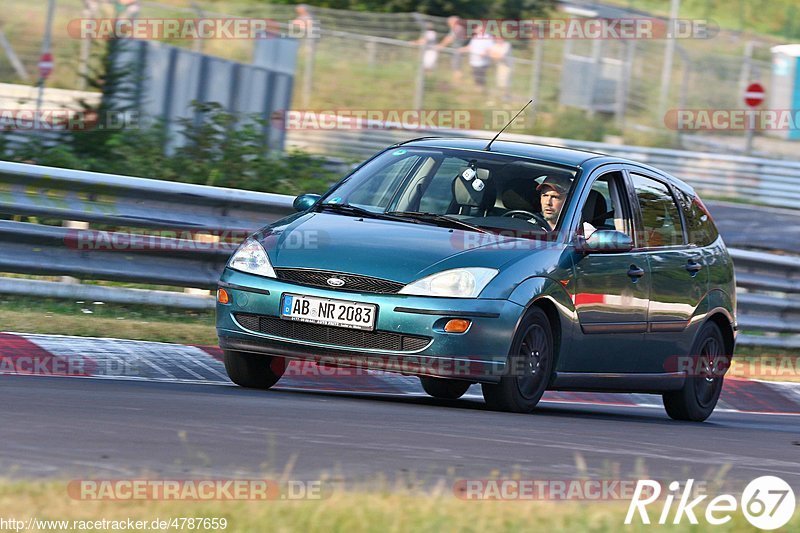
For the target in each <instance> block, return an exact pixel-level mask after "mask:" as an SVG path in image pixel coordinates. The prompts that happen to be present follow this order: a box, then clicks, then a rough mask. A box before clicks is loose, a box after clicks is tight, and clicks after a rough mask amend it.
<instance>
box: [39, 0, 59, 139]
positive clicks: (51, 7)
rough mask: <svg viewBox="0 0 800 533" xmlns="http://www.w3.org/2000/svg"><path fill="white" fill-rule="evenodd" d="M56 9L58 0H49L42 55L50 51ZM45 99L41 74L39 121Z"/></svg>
mask: <svg viewBox="0 0 800 533" xmlns="http://www.w3.org/2000/svg"><path fill="white" fill-rule="evenodd" d="M55 10H56V0H49V1H48V4H47V22H46V23H45V28H44V41H43V42H42V55H44V54H46V53H47V52H49V51H50V39H51V36H52V34H53V15H54V14H55ZM43 99H44V77H43V76H42V75H41V74H40V75H39V94H38V96H37V97H36V122H37V124H38V122H39V115H40V114H41V112H42V100H43Z"/></svg>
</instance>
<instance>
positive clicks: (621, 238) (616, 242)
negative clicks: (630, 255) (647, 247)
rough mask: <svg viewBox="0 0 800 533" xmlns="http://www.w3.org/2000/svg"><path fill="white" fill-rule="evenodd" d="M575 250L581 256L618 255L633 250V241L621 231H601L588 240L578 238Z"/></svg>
mask: <svg viewBox="0 0 800 533" xmlns="http://www.w3.org/2000/svg"><path fill="white" fill-rule="evenodd" d="M575 249H576V250H577V251H578V252H580V253H582V254H587V255H588V254H618V253H625V252H630V251H631V249H633V240H632V239H631V238H630V237H629V236H628V235H627V234H626V233H622V232H621V231H615V230H607V229H601V230H597V231H595V232H594V233H592V234H591V235H589V238H588V239H586V238H583V237H578V238H577V239H576V242H575Z"/></svg>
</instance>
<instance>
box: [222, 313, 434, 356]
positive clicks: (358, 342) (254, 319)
mask: <svg viewBox="0 0 800 533" xmlns="http://www.w3.org/2000/svg"><path fill="white" fill-rule="evenodd" d="M233 316H234V318H236V321H237V322H238V323H239V324H241V326H242V327H243V328H245V329H249V330H251V331H257V332H259V333H265V334H267V335H274V336H276V337H283V338H286V339H293V340H298V341H308V342H318V343H321V344H330V345H334V346H344V347H348V348H367V349H374V350H387V351H393V352H413V351H417V350H421V349H423V348H425V347H426V346H427V345H428V343H429V342H430V341H431V338H430V337H423V336H420V335H404V334H402V333H394V332H389V331H364V330H360V329H350V328H337V327H333V326H323V325H320V324H309V323H306V322H297V321H293V320H283V319H281V318H276V317H272V316H263V315H251V314H246V313H234V315H233Z"/></svg>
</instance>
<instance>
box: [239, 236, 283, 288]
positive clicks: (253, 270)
mask: <svg viewBox="0 0 800 533" xmlns="http://www.w3.org/2000/svg"><path fill="white" fill-rule="evenodd" d="M228 267H229V268H232V269H234V270H239V271H241V272H247V273H249V274H258V275H259V276H266V277H268V278H274V277H277V276H275V270H274V269H273V268H272V263H270V262H269V257H267V252H265V251H264V247H263V246H261V245H260V244H259V243H258V241H257V240H255V239H253V238H252V237H251V238H249V239H247V240H246V241H244V243H242V245H241V246H240V247H239V249H238V250H236V252H234V254H233V255H232V256H231V258H230V260H229V261H228Z"/></svg>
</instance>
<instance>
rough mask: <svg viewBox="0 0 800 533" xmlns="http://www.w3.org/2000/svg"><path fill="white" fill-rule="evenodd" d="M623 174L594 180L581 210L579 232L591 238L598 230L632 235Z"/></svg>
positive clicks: (613, 174)
mask: <svg viewBox="0 0 800 533" xmlns="http://www.w3.org/2000/svg"><path fill="white" fill-rule="evenodd" d="M624 197H625V186H624V181H623V179H622V174H621V173H619V172H610V173H608V174H604V175H602V176H600V177H599V178H597V179H596V180H594V182H593V183H592V188H591V190H590V191H589V195H588V197H587V198H586V200H585V201H584V203H583V206H582V208H581V225H580V227H579V228H578V232H579V233H580V234H582V235H583V236H584V237H589V236H590V235H591V234H592V233H594V232H595V231H597V230H617V231H621V232H623V233H626V234H628V235H631V224H630V217H629V216H627V215H626V209H625V208H624V203H623V198H624Z"/></svg>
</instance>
